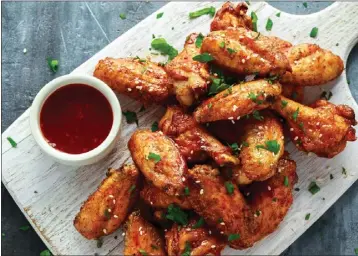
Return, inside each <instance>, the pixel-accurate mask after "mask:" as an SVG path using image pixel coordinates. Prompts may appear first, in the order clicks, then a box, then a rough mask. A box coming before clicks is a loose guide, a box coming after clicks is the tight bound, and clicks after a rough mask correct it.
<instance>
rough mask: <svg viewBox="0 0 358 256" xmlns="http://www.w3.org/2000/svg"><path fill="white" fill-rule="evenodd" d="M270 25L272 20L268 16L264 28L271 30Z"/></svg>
mask: <svg viewBox="0 0 358 256" xmlns="http://www.w3.org/2000/svg"><path fill="white" fill-rule="evenodd" d="M272 26H273V22H272V20H271V19H270V18H268V19H267V23H266V30H267V31H271V29H272Z"/></svg>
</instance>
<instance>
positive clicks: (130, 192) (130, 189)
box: [129, 185, 136, 194]
mask: <svg viewBox="0 0 358 256" xmlns="http://www.w3.org/2000/svg"><path fill="white" fill-rule="evenodd" d="M135 188H136V185H132V186H131V187H130V188H129V194H132V193H133V191H134V190H135Z"/></svg>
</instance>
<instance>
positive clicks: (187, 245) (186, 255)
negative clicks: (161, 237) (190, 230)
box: [181, 241, 191, 256]
mask: <svg viewBox="0 0 358 256" xmlns="http://www.w3.org/2000/svg"><path fill="white" fill-rule="evenodd" d="M190 253H191V246H190V243H189V242H188V241H186V242H185V247H184V252H183V253H182V254H181V256H190Z"/></svg>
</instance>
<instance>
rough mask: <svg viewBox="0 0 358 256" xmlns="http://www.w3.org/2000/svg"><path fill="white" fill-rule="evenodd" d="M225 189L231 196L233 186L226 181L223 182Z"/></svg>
mask: <svg viewBox="0 0 358 256" xmlns="http://www.w3.org/2000/svg"><path fill="white" fill-rule="evenodd" d="M225 188H226V192H227V193H228V194H229V195H232V193H234V189H235V186H234V184H232V182H231V181H226V182H225Z"/></svg>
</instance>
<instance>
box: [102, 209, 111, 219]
mask: <svg viewBox="0 0 358 256" xmlns="http://www.w3.org/2000/svg"><path fill="white" fill-rule="evenodd" d="M104 217H106V218H107V220H109V219H110V218H111V214H110V213H109V211H108V209H106V210H104Z"/></svg>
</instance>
